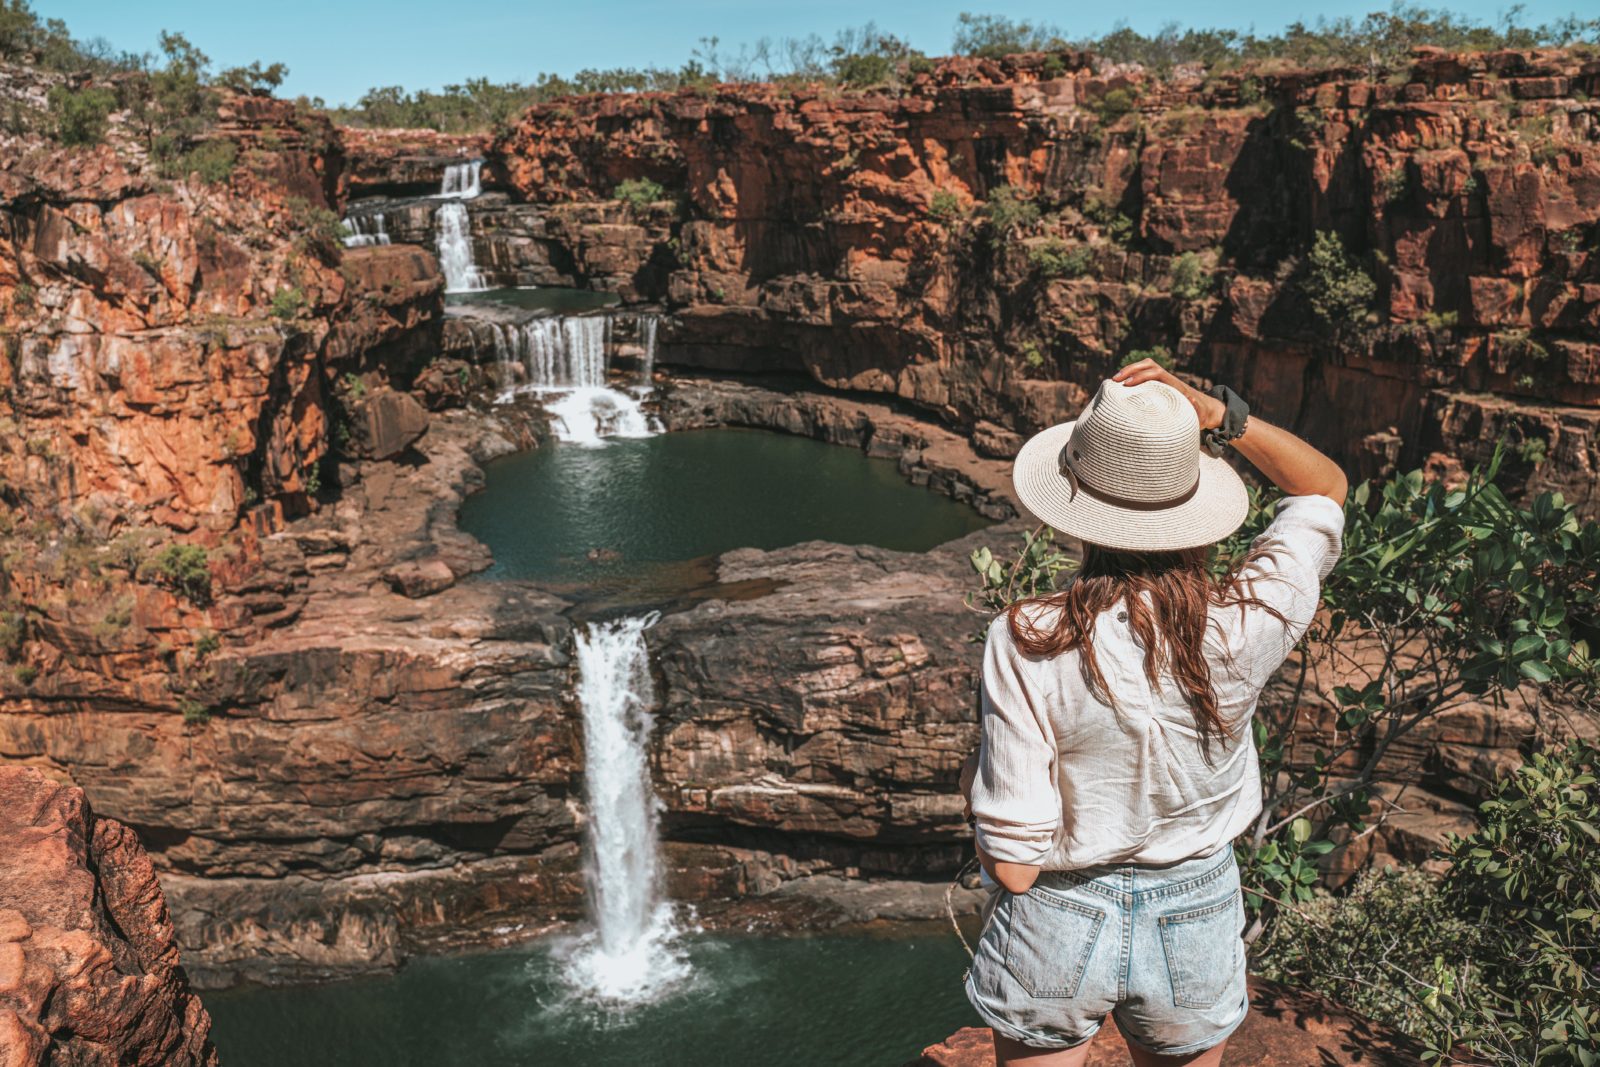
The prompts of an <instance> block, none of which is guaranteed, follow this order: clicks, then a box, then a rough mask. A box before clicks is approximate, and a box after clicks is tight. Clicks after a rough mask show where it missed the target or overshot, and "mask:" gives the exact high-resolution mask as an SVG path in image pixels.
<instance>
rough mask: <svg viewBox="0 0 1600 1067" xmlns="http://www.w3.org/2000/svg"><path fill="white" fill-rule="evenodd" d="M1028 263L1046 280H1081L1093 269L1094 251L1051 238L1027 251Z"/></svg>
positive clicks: (1082, 245) (1083, 246)
mask: <svg viewBox="0 0 1600 1067" xmlns="http://www.w3.org/2000/svg"><path fill="white" fill-rule="evenodd" d="M1028 262H1029V263H1031V264H1032V265H1033V269H1034V270H1036V271H1038V272H1039V273H1040V274H1041V275H1043V276H1044V277H1046V278H1081V277H1083V276H1084V275H1085V274H1088V273H1089V271H1090V270H1091V269H1092V268H1093V267H1094V249H1093V248H1091V247H1090V246H1088V245H1086V244H1076V245H1069V244H1067V243H1066V242H1065V241H1063V240H1061V238H1059V237H1052V238H1050V239H1049V240H1047V241H1045V242H1043V243H1041V244H1036V245H1034V246H1033V247H1032V248H1030V249H1028Z"/></svg>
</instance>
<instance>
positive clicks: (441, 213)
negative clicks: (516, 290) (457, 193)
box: [434, 202, 489, 293]
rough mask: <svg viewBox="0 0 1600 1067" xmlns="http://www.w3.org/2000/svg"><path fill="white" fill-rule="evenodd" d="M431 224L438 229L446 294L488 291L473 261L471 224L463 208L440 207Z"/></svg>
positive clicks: (446, 205)
mask: <svg viewBox="0 0 1600 1067" xmlns="http://www.w3.org/2000/svg"><path fill="white" fill-rule="evenodd" d="M434 223H435V224H436V225H437V226H438V228H439V236H438V237H437V238H436V246H437V248H438V249H439V269H440V270H442V271H444V289H445V292H447V293H470V292H475V291H477V290H480V289H487V288H488V287H489V286H488V284H487V283H486V282H485V281H484V280H483V274H482V273H481V272H480V271H479V270H478V268H477V267H476V266H475V265H474V263H473V260H472V223H471V220H469V219H468V218H467V207H466V205H465V204H462V203H459V202H451V203H447V204H440V205H439V210H438V211H437V212H435V213H434Z"/></svg>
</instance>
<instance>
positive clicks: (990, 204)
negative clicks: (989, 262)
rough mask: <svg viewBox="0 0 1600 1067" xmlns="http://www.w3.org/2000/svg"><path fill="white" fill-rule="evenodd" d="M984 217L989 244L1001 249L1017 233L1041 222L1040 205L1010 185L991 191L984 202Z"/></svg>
mask: <svg viewBox="0 0 1600 1067" xmlns="http://www.w3.org/2000/svg"><path fill="white" fill-rule="evenodd" d="M983 217H984V220H985V221H986V222H987V223H988V226H989V243H990V244H991V245H993V246H995V247H999V246H1000V245H1001V244H1002V243H1003V242H1004V241H1005V239H1006V238H1008V237H1010V236H1011V235H1012V234H1014V233H1015V232H1016V231H1018V230H1020V229H1024V228H1026V227H1029V226H1032V225H1033V224H1034V223H1036V222H1038V221H1039V205H1038V204H1036V203H1034V202H1033V200H1032V199H1030V198H1029V197H1027V196H1024V195H1023V194H1022V193H1021V192H1019V191H1018V190H1017V189H1015V188H1013V187H1012V186H1009V185H1001V186H998V187H996V188H995V189H993V190H991V191H990V193H989V198H988V199H987V200H985V201H984V205H983Z"/></svg>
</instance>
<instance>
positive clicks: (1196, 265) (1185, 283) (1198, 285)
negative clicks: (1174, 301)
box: [1172, 252, 1211, 301]
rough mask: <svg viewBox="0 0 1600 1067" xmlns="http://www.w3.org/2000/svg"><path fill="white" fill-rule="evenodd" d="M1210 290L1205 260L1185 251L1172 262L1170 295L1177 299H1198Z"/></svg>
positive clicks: (1209, 275)
mask: <svg viewBox="0 0 1600 1067" xmlns="http://www.w3.org/2000/svg"><path fill="white" fill-rule="evenodd" d="M1209 292H1211V272H1210V271H1209V270H1207V269H1206V265H1205V261H1204V260H1202V259H1201V258H1200V257H1199V256H1197V255H1195V254H1194V253H1193V252H1185V253H1184V254H1183V255H1181V256H1179V257H1178V258H1177V259H1176V260H1174V261H1173V264H1172V295H1173V296H1175V297H1177V298H1178V299H1179V300H1185V301H1187V300H1199V299H1200V298H1201V297H1203V296H1205V295H1206V294H1207V293H1209Z"/></svg>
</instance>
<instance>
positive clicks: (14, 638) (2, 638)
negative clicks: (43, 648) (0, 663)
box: [0, 610, 28, 659]
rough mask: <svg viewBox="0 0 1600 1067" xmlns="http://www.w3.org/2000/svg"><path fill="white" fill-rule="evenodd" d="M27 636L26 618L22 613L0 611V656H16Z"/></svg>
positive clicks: (7, 657)
mask: <svg viewBox="0 0 1600 1067" xmlns="http://www.w3.org/2000/svg"><path fill="white" fill-rule="evenodd" d="M27 635H28V616H27V615H26V614H25V613H23V612H22V611H16V610H13V611H0V656H3V657H4V658H6V659H10V658H11V657H13V656H15V655H16V654H17V651H18V650H19V649H21V648H22V642H23V640H24V639H25V638H26V637H27Z"/></svg>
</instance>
